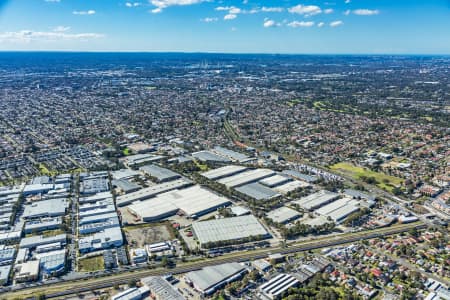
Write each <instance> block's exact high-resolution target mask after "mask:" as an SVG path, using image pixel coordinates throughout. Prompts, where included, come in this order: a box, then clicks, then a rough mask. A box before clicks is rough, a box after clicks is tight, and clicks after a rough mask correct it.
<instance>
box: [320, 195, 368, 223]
mask: <svg viewBox="0 0 450 300" xmlns="http://www.w3.org/2000/svg"><path fill="white" fill-rule="evenodd" d="M358 210H359V201H357V200H354V199H352V198H342V199H338V200H336V201H333V202H331V203H329V204H327V205H325V206H323V207H321V208H319V209H317V210H316V211H315V212H316V213H317V214H319V215H322V216H326V217H330V218H331V219H332V220H333V221H334V222H336V223H340V222H342V221H343V220H344V219H345V218H346V217H348V216H349V215H350V214H352V213H354V212H356V211H358Z"/></svg>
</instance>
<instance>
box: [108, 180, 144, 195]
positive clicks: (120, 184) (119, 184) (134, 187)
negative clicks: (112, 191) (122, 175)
mask: <svg viewBox="0 0 450 300" xmlns="http://www.w3.org/2000/svg"><path fill="white" fill-rule="evenodd" d="M111 184H112V186H113V187H114V188H117V189H118V190H119V191H120V192H122V193H124V194H128V193H133V192H136V191H139V190H140V189H141V186H140V185H139V184H137V183H134V182H131V181H128V180H125V179H116V180H113V181H111Z"/></svg>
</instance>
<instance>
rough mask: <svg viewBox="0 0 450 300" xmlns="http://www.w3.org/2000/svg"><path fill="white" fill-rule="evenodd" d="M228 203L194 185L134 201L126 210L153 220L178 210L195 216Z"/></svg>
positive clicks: (223, 198) (142, 218) (225, 199)
mask: <svg viewBox="0 0 450 300" xmlns="http://www.w3.org/2000/svg"><path fill="white" fill-rule="evenodd" d="M230 203H231V202H230V200H228V199H227V198H225V197H222V196H219V195H217V194H215V193H213V192H211V191H209V190H207V189H205V188H202V187H201V186H199V185H195V186H192V187H188V188H185V189H181V190H174V191H171V192H166V193H163V194H160V195H158V196H157V197H155V198H153V199H149V200H145V201H140V202H134V203H133V204H131V205H129V206H128V210H129V211H130V212H131V213H132V214H133V215H135V216H137V217H139V218H140V219H141V220H142V221H144V222H153V221H157V220H161V219H164V218H167V217H169V216H172V215H174V214H176V213H177V212H178V211H179V210H180V211H181V212H182V213H183V214H185V215H186V216H188V217H190V218H197V217H199V216H201V215H204V214H206V213H209V212H211V211H214V210H216V209H217V208H219V207H224V206H227V205H229V204H230Z"/></svg>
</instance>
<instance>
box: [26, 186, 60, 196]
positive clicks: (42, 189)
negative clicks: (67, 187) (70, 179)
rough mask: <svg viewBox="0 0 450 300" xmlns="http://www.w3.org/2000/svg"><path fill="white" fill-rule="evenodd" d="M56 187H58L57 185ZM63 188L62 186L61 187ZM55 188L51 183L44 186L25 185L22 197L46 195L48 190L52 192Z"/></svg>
mask: <svg viewBox="0 0 450 300" xmlns="http://www.w3.org/2000/svg"><path fill="white" fill-rule="evenodd" d="M58 187H60V186H59V185H58ZM61 187H64V186H61ZM54 188H55V186H54V185H53V183H46V184H40V183H36V184H27V185H26V186H25V188H24V189H23V195H24V196H30V195H37V194H43V193H47V192H48V191H50V190H53V189H54Z"/></svg>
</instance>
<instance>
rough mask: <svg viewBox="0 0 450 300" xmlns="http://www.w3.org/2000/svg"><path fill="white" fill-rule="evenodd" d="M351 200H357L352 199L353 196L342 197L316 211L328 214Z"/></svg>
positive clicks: (320, 213)
mask: <svg viewBox="0 0 450 300" xmlns="http://www.w3.org/2000/svg"><path fill="white" fill-rule="evenodd" d="M350 202H356V201H355V200H352V199H351V198H341V199H338V200H336V201H333V202H331V203H329V204H327V205H325V206H322V207H321V208H319V209H317V210H316V211H315V212H316V213H317V214H319V215H328V214H329V213H331V212H332V211H334V210H336V209H338V208H341V207H343V206H345V205H347V204H348V203H350Z"/></svg>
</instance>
